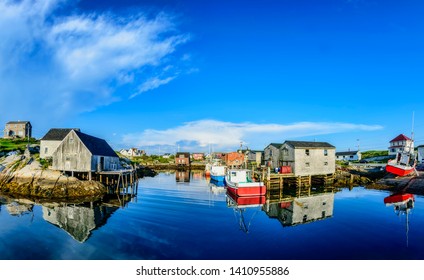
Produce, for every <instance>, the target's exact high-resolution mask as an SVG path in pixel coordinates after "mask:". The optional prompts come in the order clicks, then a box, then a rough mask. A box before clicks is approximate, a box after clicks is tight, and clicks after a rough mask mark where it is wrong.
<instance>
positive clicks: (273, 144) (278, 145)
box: [268, 143, 283, 149]
mask: <svg viewBox="0 0 424 280" xmlns="http://www.w3.org/2000/svg"><path fill="white" fill-rule="evenodd" d="M268 146H274V147H276V148H277V149H279V148H280V147H281V146H283V144H282V143H271V144H269V145H268Z"/></svg>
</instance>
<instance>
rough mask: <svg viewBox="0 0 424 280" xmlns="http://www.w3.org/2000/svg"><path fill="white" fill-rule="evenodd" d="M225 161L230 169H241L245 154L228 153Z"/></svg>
mask: <svg viewBox="0 0 424 280" xmlns="http://www.w3.org/2000/svg"><path fill="white" fill-rule="evenodd" d="M224 161H225V164H226V165H227V166H229V167H240V166H241V165H242V164H243V163H244V154H243V153H239V152H231V153H227V154H225V156H224Z"/></svg>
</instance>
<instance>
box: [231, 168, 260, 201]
mask: <svg viewBox="0 0 424 280" xmlns="http://www.w3.org/2000/svg"><path fill="white" fill-rule="evenodd" d="M225 184H226V185H227V189H228V191H230V192H232V193H233V194H235V195H237V196H260V195H265V193H266V187H265V184H264V183H263V182H255V181H254V180H253V178H252V171H251V170H248V169H229V170H228V171H227V174H226V176H225Z"/></svg>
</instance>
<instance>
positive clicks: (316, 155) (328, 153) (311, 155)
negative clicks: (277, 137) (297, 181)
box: [280, 141, 336, 176]
mask: <svg viewBox="0 0 424 280" xmlns="http://www.w3.org/2000/svg"><path fill="white" fill-rule="evenodd" d="M280 163H281V165H282V166H290V167H291V171H292V173H294V175H295V176H309V175H311V176H313V175H327V174H334V173H335V171H336V148H335V147H334V146H333V145H331V144H329V143H327V142H308V141H285V142H284V143H283V145H282V146H281V147H280Z"/></svg>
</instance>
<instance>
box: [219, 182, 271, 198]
mask: <svg viewBox="0 0 424 280" xmlns="http://www.w3.org/2000/svg"><path fill="white" fill-rule="evenodd" d="M227 189H228V191H230V192H231V193H233V194H234V195H237V196H261V195H265V193H266V187H265V185H264V184H263V183H262V182H255V183H236V184H231V183H227Z"/></svg>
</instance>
